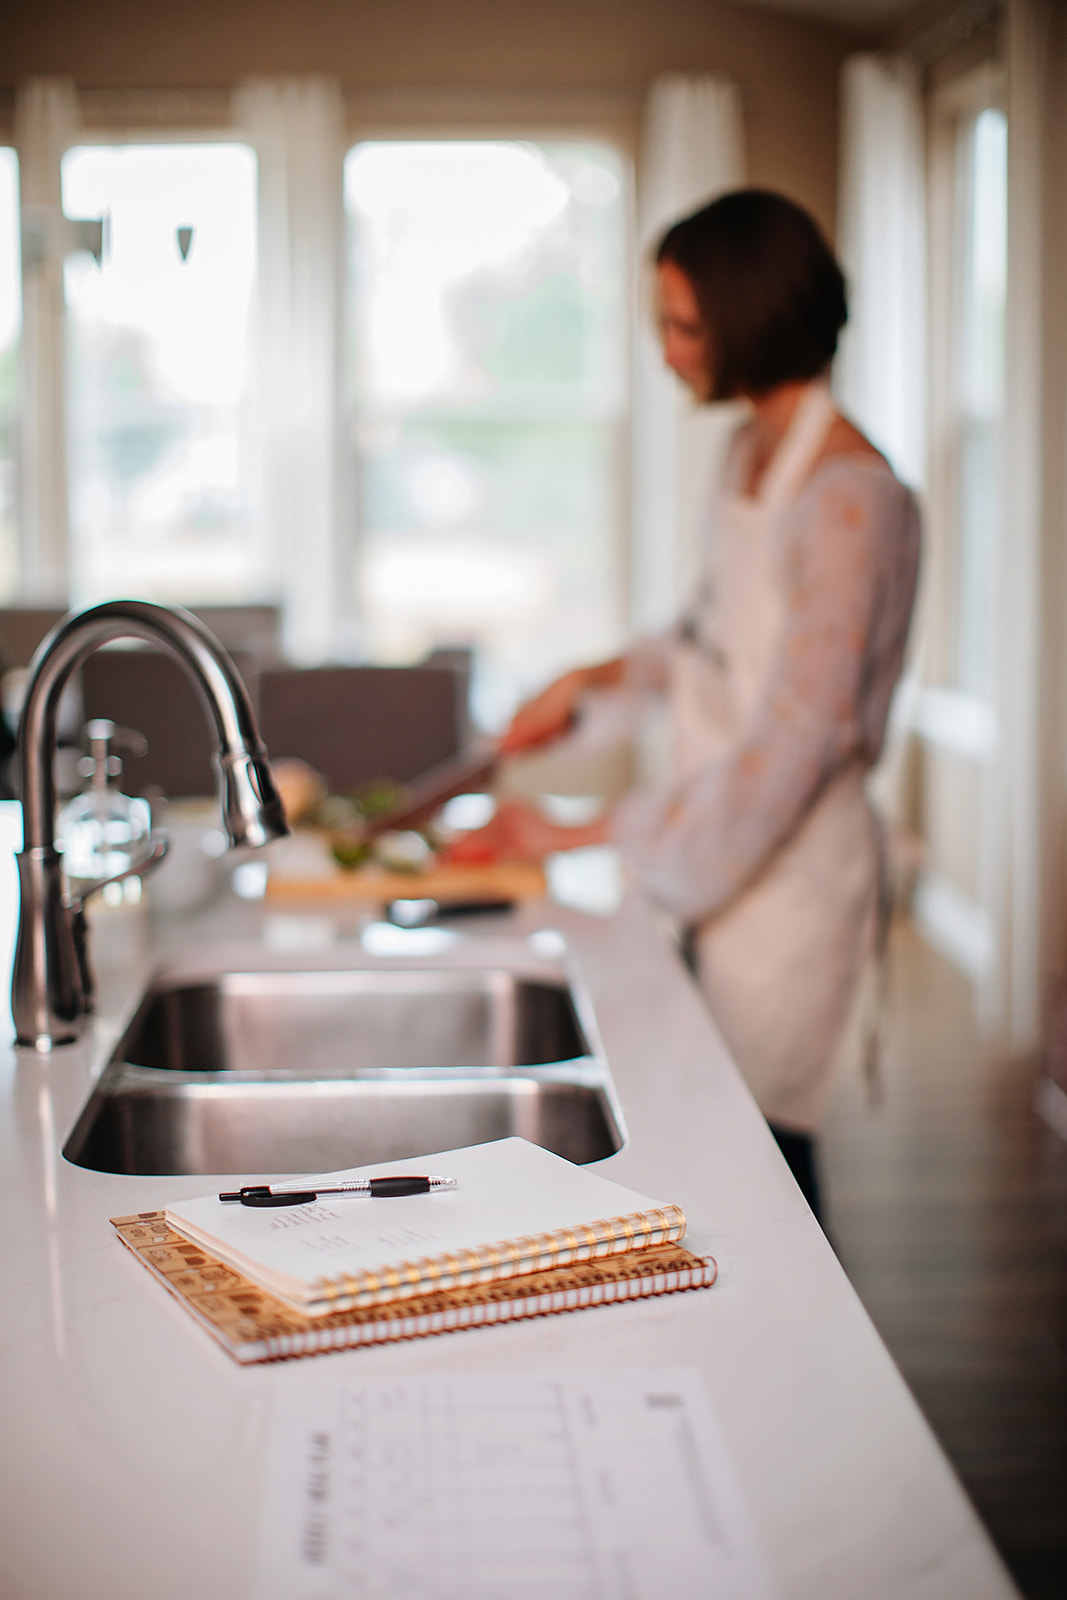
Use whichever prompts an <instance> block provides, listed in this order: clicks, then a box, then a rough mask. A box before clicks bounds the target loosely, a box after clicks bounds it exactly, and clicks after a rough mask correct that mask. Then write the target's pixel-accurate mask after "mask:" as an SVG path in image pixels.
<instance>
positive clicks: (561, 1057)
mask: <svg viewBox="0 0 1067 1600" xmlns="http://www.w3.org/2000/svg"><path fill="white" fill-rule="evenodd" d="M577 998H578V1000H579V1004H577V1005H576V995H575V992H574V990H573V988H572V986H571V985H570V984H568V983H567V982H565V981H564V980H562V979H560V980H558V981H556V980H546V979H544V978H537V979H531V978H526V977H522V976H519V975H516V974H514V973H511V972H509V971H507V970H504V969H492V970H486V969H465V968H458V967H457V968H441V969H432V970H412V969H410V968H404V969H375V970H358V971H351V970H349V971H318V972H291V971H290V972H252V971H249V972H227V973H222V974H219V975H218V976H215V977H212V978H210V979H205V980H196V981H189V980H183V981H178V980H175V981H167V980H162V981H159V982H157V983H156V984H154V985H153V986H152V987H151V988H150V989H149V991H148V993H147V994H146V995H145V997H144V999H143V1001H142V1003H141V1005H140V1006H139V1007H138V1009H137V1012H136V1014H135V1015H134V1017H133V1020H132V1021H131V1023H130V1025H129V1027H128V1028H127V1029H126V1032H125V1034H124V1035H123V1037H122V1039H121V1040H120V1042H119V1044H118V1046H117V1047H116V1049H115V1051H114V1054H113V1055H112V1058H111V1060H110V1062H109V1063H108V1066H107V1067H106V1069H105V1071H104V1073H103V1074H102V1076H101V1078H100V1081H99V1083H98V1084H97V1087H96V1089H95V1090H94V1092H93V1094H92V1096H91V1097H90V1099H89V1101H88V1102H87V1104H86V1106H85V1108H84V1110H83V1112H82V1114H81V1116H80V1117H79V1119H78V1122H77V1124H76V1125H75V1127H74V1129H73V1131H72V1133H71V1135H70V1138H69V1139H68V1141H67V1144H66V1147H65V1149H64V1155H65V1156H66V1157H67V1159H68V1160H70V1161H73V1162H75V1163H77V1164H78V1165H79V1166H83V1167H89V1168H92V1169H94V1170H96V1171H101V1172H126V1173H144V1174H148V1173H158V1174H168V1173H231V1172H233V1173H248V1174H256V1173H275V1172H276V1173H282V1172H308V1171H330V1170H331V1169H334V1168H341V1167H350V1166H359V1165H362V1164H364V1163H367V1162H373V1161H386V1160H394V1159H397V1160H399V1159H402V1158H404V1157H406V1156H416V1155H419V1154H421V1153H423V1152H425V1151H428V1150H435V1149H438V1150H442V1149H448V1148H450V1147H452V1146H455V1145H463V1144H476V1143H479V1142H481V1141H483V1140H487V1139H500V1138H504V1137H506V1136H507V1135H509V1134H521V1135H522V1136H523V1137H524V1138H527V1139H530V1140H531V1141H532V1142H533V1143H535V1144H541V1145H544V1146H545V1147H546V1148H547V1149H550V1150H554V1151H556V1152H557V1153H558V1154H559V1155H562V1156H566V1157H567V1158H568V1159H569V1160H571V1161H576V1162H587V1161H597V1160H600V1159H602V1158H603V1157H605V1156H608V1155H611V1154H613V1152H614V1151H616V1150H617V1149H619V1148H620V1146H621V1144H622V1142H623V1134H622V1131H621V1130H622V1122H621V1116H620V1113H619V1109H618V1105H617V1102H616V1099H615V1095H614V1091H613V1088H612V1084H611V1079H610V1075H609V1073H608V1069H607V1064H606V1062H605V1061H604V1059H603V1055H602V1052H601V1051H600V1050H599V1048H598V1046H597V1043H596V1039H595V1023H593V1021H592V1017H591V1013H590V1012H589V1010H588V1006H587V1003H586V1002H585V999H584V996H579V997H577ZM579 1010H581V1011H582V1012H583V1013H584V1021H583V1019H582V1017H580V1015H579Z"/></svg>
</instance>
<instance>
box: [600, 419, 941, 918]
mask: <svg viewBox="0 0 1067 1600" xmlns="http://www.w3.org/2000/svg"><path fill="white" fill-rule="evenodd" d="M736 459H737V467H738V469H740V467H741V466H742V464H743V448H742V450H740V451H738V452H737V458H736ZM772 470H773V469H772ZM768 477H770V474H768ZM724 498H725V500H726V501H727V502H729V501H730V500H731V499H732V500H733V501H734V503H735V506H736V505H737V504H740V503H743V497H740V496H738V495H737V494H736V491H735V490H734V488H733V486H732V485H731V484H730V483H729V482H728V483H727V487H726V490H725V496H724ZM760 498H761V499H762V500H763V503H764V505H765V507H766V508H767V511H768V519H769V530H768V531H769V560H770V563H771V565H772V566H773V567H774V568H775V569H776V571H777V572H778V574H779V575H780V584H781V588H782V590H783V595H784V607H783V612H782V616H781V622H780V626H778V627H777V628H774V627H772V628H771V629H770V630H769V632H770V634H771V638H770V640H769V648H768V650H767V652H766V654H765V659H764V660H763V661H762V662H760V663H758V664H757V669H756V670H755V671H754V672H753V671H752V669H751V663H746V662H744V659H743V658H744V657H745V655H746V653H747V652H746V646H745V643H744V641H741V642H740V645H741V647H740V648H736V649H735V643H736V642H737V641H736V640H735V638H734V637H733V635H734V633H735V631H736V627H737V620H738V619H737V617H736V615H734V614H733V613H735V612H736V610H738V609H740V610H745V609H746V607H745V606H744V605H742V606H740V607H737V606H735V598H736V595H735V591H736V589H737V587H738V583H741V584H742V585H745V586H747V589H748V590H751V589H752V587H753V582H754V583H755V585H756V587H757V588H758V587H759V583H760V579H759V575H758V574H757V576H756V578H755V579H754V580H753V578H752V577H751V575H748V576H739V575H738V571H737V569H736V568H735V567H734V566H733V564H732V561H731V556H730V553H729V552H728V551H727V552H725V553H724V552H723V551H722V550H720V549H717V548H716V542H715V527H714V522H713V526H712V532H711V539H710V545H709V549H708V552H707V560H706V563H705V567H704V571H703V573H702V575H701V580H700V583H699V586H698V591H697V594H696V596H695V598H694V601H693V603H692V604H691V605H690V606H689V607H688V608H687V609H686V611H685V612H684V613H683V615H682V616H681V618H680V619H679V621H678V623H677V624H676V626H675V627H674V628H673V629H672V630H671V632H670V633H669V634H668V635H665V636H663V637H662V638H659V639H656V640H650V641H647V642H645V643H644V644H641V645H638V646H637V647H636V648H635V649H634V650H633V651H632V652H631V654H630V656H629V658H628V663H627V667H628V677H629V679H630V681H631V682H633V683H636V684H643V685H647V686H656V687H661V688H664V689H666V690H668V692H673V693H674V694H675V695H676V696H677V695H679V694H680V693H684V697H685V702H686V703H685V707H684V714H683V716H682V718H681V719H680V720H681V722H682V724H683V725H682V726H680V728H679V740H678V743H679V746H680V750H679V762H678V765H679V775H678V776H677V778H676V779H675V780H674V781H673V782H671V783H669V784H666V785H662V786H659V787H656V788H651V789H647V790H644V791H639V792H637V793H635V794H634V795H632V796H630V797H629V798H628V799H627V800H625V801H624V802H623V803H622V805H621V806H620V807H619V809H618V811H617V813H616V822H615V837H616V839H617V841H618V843H619V844H620V846H621V847H622V850H623V852H624V855H625V857H626V858H627V860H628V861H629V863H630V865H631V867H632V868H633V869H634V870H635V872H636V873H637V875H638V876H639V878H640V879H641V880H642V881H643V883H644V884H645V886H646V887H647V889H648V890H649V892H650V893H651V895H652V896H653V897H654V898H655V899H656V900H657V901H659V902H660V903H661V904H663V905H664V906H665V907H667V908H668V909H669V910H670V911H672V912H673V913H674V914H675V915H677V916H678V917H679V918H681V919H682V920H684V921H686V922H690V923H697V922H703V921H705V920H706V919H708V918H711V917H714V916H716V915H718V914H719V913H720V912H721V911H722V910H723V908H724V907H726V906H728V905H729V904H730V902H731V901H732V900H733V899H734V898H735V897H736V896H737V895H738V893H739V892H740V891H742V890H743V889H744V888H745V886H746V885H747V884H748V883H749V882H750V881H751V880H752V879H753V878H755V877H756V876H757V875H758V874H759V873H760V871H761V869H762V868H763V866H764V865H765V864H766V863H767V862H768V861H769V860H770V858H771V857H772V856H773V855H774V853H775V851H776V850H777V849H778V847H779V846H780V845H781V844H782V843H783V841H785V840H786V839H787V838H788V837H789V836H790V834H791V833H792V832H793V830H794V829H795V828H796V827H797V825H798V823H799V822H800V821H801V820H802V819H803V817H804V816H805V814H806V813H807V811H808V810H809V809H810V808H811V806H812V805H813V803H814V802H815V800H816V799H817V797H818V796H819V794H820V793H821V792H822V791H823V790H824V789H825V787H826V786H827V785H828V783H829V782H831V781H832V780H833V778H834V775H835V774H836V773H838V772H840V771H841V770H843V769H844V768H845V767H846V766H848V765H850V764H853V763H859V764H860V765H861V766H863V767H864V768H866V767H870V766H872V765H873V764H874V763H875V762H876V761H877V759H878V756H879V754H880V752H881V748H882V742H883V738H884V735H885V727H886V719H887V715H888V711H889V705H890V700H891V697H892V693H893V688H894V685H895V683H896V681H897V678H898V676H899V673H900V670H901V664H902V661H903V656H904V648H905V643H906V639H907V632H908V621H909V617H910V614H911V608H912V602H913V598H914V594H915V586H916V576H917V569H918V555H919V519H918V511H917V507H916V504H915V500H914V497H913V496H912V494H911V493H910V492H909V491H908V490H907V489H906V488H905V487H904V486H903V485H901V484H900V483H899V482H898V481H897V480H896V478H894V476H893V474H892V472H891V471H890V469H889V468H888V466H887V465H886V464H885V463H884V462H883V461H882V460H881V459H880V458H878V457H875V456H870V455H839V456H831V457H829V458H828V459H827V460H825V461H824V462H823V463H822V464H821V465H819V466H817V467H816V468H815V470H814V472H813V473H812V474H811V476H810V477H809V478H808V481H807V482H806V483H804V484H803V485H802V486H801V487H800V488H799V490H798V492H796V493H795V494H793V493H789V492H786V493H780V494H779V495H778V496H777V497H776V495H775V485H774V484H770V485H769V486H768V491H767V493H766V495H765V496H762V497H760ZM731 577H734V578H735V579H736V580H737V581H735V582H734V583H733V584H732V583H731ZM744 598H745V600H748V599H750V598H751V596H750V595H749V594H746V595H745V597H744ZM741 625H742V626H745V625H746V624H744V623H742V624H741ZM746 666H747V667H748V673H747V679H748V681H746V674H745V668H746ZM686 677H688V678H689V679H690V680H693V679H694V678H695V680H696V686H695V689H694V687H693V685H692V683H691V684H690V688H689V690H688V692H687V693H686V692H684V691H683V690H682V689H681V688H680V684H681V682H682V680H684V679H685V678H686ZM686 721H688V724H689V726H688V727H686V726H685V725H684V724H685V722H686ZM701 723H703V726H701Z"/></svg>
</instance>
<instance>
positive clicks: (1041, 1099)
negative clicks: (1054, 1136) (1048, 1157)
mask: <svg viewBox="0 0 1067 1600" xmlns="http://www.w3.org/2000/svg"><path fill="white" fill-rule="evenodd" d="M1034 1110H1035V1111H1036V1112H1037V1114H1038V1116H1039V1117H1042V1118H1044V1120H1045V1121H1046V1122H1047V1123H1048V1125H1049V1127H1050V1128H1051V1129H1052V1130H1053V1131H1054V1132H1055V1133H1058V1134H1059V1136H1060V1138H1061V1139H1064V1140H1067V1092H1065V1091H1064V1090H1063V1089H1061V1088H1060V1086H1059V1084H1058V1083H1056V1082H1054V1081H1053V1079H1052V1078H1041V1079H1039V1081H1038V1085H1037V1089H1036V1090H1035V1091H1034Z"/></svg>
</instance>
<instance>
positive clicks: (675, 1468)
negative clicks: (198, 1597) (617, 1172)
mask: <svg viewBox="0 0 1067 1600" xmlns="http://www.w3.org/2000/svg"><path fill="white" fill-rule="evenodd" d="M263 1511H264V1515H263V1522H262V1540H261V1550H260V1556H261V1560H260V1566H259V1576H258V1585H257V1590H256V1596H257V1600H350V1597H352V1596H356V1595H358V1596H359V1600H665V1597H666V1596H670V1600H707V1597H709V1596H720V1595H721V1596H723V1597H729V1600H773V1597H774V1596H775V1595H776V1594H777V1592H778V1591H777V1588H776V1586H775V1585H774V1584H773V1583H772V1582H771V1579H770V1577H769V1574H768V1569H767V1567H766V1564H765V1561H764V1559H763V1556H762V1553H761V1549H760V1546H759V1541H758V1539H757V1537H756V1534H755V1531H754V1528H753V1524H752V1520H751V1517H750V1516H749V1514H748V1511H747V1508H746V1505H745V1501H744V1496H743V1494H742V1491H741V1487H740V1485H739V1483H738V1480H737V1475H736V1472H735V1470H734V1466H733V1463H732V1460H731V1458H730V1454H729V1451H728V1449H727V1446H726V1442H725V1440H724V1438H723V1436H722V1433H721V1430H720V1429H719V1427H718V1424H717V1422H716V1419H715V1416H714V1413H713V1412H712V1409H711V1405H710V1402H709V1400H708V1396H707V1391H706V1389H705V1387H704V1383H703V1380H702V1378H701V1377H700V1374H699V1373H698V1372H697V1371H696V1370H695V1369H689V1368H668V1369H662V1370H656V1369H631V1370H619V1371H607V1372H575V1373H566V1372H561V1373H538V1374H529V1375H524V1374H507V1375H498V1374H493V1375H491V1376H484V1377H483V1376H466V1375H465V1376H459V1377H443V1376H433V1375H422V1376H412V1377H392V1378H371V1379H362V1380H361V1379H358V1378H330V1377H328V1376H324V1377H323V1378H322V1379H321V1380H320V1379H319V1378H318V1376H317V1375H316V1381H314V1382H313V1383H306V1382H305V1383H301V1384H298V1385H291V1386H287V1387H284V1388H280V1389H279V1390H278V1393H277V1409H276V1412H275V1417H274V1422H273V1433H272V1438H271V1446H270V1460H269V1468H268V1482H267V1487H266V1493H265V1500H264V1507H263Z"/></svg>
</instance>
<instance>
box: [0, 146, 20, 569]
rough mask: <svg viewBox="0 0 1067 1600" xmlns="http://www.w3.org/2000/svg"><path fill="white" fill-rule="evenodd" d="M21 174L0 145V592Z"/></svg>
mask: <svg viewBox="0 0 1067 1600" xmlns="http://www.w3.org/2000/svg"><path fill="white" fill-rule="evenodd" d="M21 328H22V295H21V279H20V273H19V176H18V160H17V158H16V156H15V152H14V150H7V149H0V596H3V597H4V598H5V599H6V598H8V597H9V596H10V595H11V594H12V593H13V592H14V589H15V583H16V577H17V570H18V411H19V336H20V333H21Z"/></svg>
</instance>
